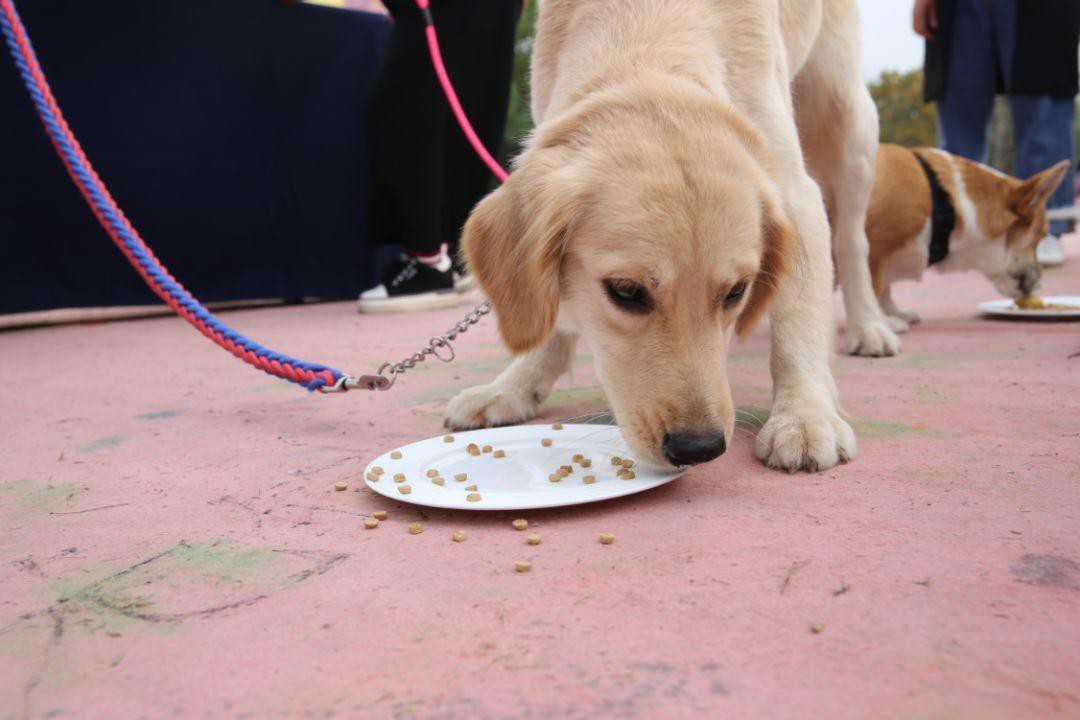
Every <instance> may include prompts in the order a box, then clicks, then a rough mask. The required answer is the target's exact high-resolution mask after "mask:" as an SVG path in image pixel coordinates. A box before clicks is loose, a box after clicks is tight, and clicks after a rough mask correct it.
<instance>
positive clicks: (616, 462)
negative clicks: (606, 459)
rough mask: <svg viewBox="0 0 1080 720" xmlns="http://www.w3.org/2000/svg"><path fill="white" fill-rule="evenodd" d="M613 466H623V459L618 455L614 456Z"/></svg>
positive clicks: (612, 459)
mask: <svg viewBox="0 0 1080 720" xmlns="http://www.w3.org/2000/svg"><path fill="white" fill-rule="evenodd" d="M611 464H612V465H622V458H621V457H619V456H618V455H615V456H613V457H612V458H611Z"/></svg>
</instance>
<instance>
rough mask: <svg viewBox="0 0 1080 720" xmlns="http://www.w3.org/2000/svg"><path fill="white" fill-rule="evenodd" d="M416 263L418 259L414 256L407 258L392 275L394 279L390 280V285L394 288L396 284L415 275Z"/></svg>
mask: <svg viewBox="0 0 1080 720" xmlns="http://www.w3.org/2000/svg"><path fill="white" fill-rule="evenodd" d="M417 265H418V261H417V259H416V258H414V257H411V258H409V259H408V260H407V261H406V263H405V264H404V265H403V266H402V268H401V270H399V271H398V274H397V275H395V276H394V279H393V280H391V281H390V287H394V288H396V287H397V286H398V285H400V284H401V283H403V282H405V281H406V280H412V279H413V278H414V277H416V273H417V269H416V266H417Z"/></svg>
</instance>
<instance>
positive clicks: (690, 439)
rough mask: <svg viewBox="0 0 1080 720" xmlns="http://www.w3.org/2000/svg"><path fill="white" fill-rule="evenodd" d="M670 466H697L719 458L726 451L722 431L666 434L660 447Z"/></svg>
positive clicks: (725, 441) (725, 440) (725, 442)
mask: <svg viewBox="0 0 1080 720" xmlns="http://www.w3.org/2000/svg"><path fill="white" fill-rule="evenodd" d="M661 449H662V450H663V451H664V457H665V458H667V460H668V462H670V463H671V464H672V465H697V464H698V463H703V462H709V461H710V460H713V459H715V458H718V457H720V456H721V455H723V454H724V451H725V450H727V439H726V438H725V437H724V431H723V430H720V431H718V432H714V433H704V434H702V433H667V434H666V435H664V443H663V445H662V446H661Z"/></svg>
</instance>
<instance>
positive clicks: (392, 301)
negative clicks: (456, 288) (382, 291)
mask: <svg viewBox="0 0 1080 720" xmlns="http://www.w3.org/2000/svg"><path fill="white" fill-rule="evenodd" d="M460 302H461V298H459V297H458V296H457V293H456V292H453V291H446V292H430V293H421V294H420V295H401V296H399V297H392V298H379V299H378V300H364V299H363V298H361V299H360V300H357V301H356V309H357V310H359V311H360V312H362V313H365V314H368V315H380V314H387V313H396V312H410V311H413V310H437V309H439V308H451V307H455V306H457V305H458V304H459V303H460Z"/></svg>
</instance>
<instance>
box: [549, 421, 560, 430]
mask: <svg viewBox="0 0 1080 720" xmlns="http://www.w3.org/2000/svg"><path fill="white" fill-rule="evenodd" d="M551 429H552V430H562V423H552V424H551Z"/></svg>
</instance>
